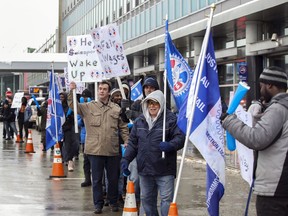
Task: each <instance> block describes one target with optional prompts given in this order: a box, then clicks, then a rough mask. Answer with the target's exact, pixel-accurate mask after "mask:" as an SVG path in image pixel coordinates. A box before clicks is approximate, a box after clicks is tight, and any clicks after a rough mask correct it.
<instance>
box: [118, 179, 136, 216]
mask: <svg viewBox="0 0 288 216" xmlns="http://www.w3.org/2000/svg"><path fill="white" fill-rule="evenodd" d="M137 212H138V210H137V206H136V198H135V189H134V183H133V182H132V181H128V182H127V192H126V197H125V204H124V208H123V214H122V216H137V215H138V213H137Z"/></svg>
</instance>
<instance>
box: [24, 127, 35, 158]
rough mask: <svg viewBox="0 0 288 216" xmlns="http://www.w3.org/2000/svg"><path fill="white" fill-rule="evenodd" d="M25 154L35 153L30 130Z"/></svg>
mask: <svg viewBox="0 0 288 216" xmlns="http://www.w3.org/2000/svg"><path fill="white" fill-rule="evenodd" d="M25 153H35V151H34V147H33V142H32V131H31V130H29V133H28V140H27V143H26V150H25Z"/></svg>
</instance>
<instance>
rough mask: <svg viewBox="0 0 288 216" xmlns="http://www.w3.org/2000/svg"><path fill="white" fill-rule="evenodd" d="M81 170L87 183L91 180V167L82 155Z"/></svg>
mask: <svg viewBox="0 0 288 216" xmlns="http://www.w3.org/2000/svg"><path fill="white" fill-rule="evenodd" d="M83 157H84V161H83V170H84V175H85V180H87V181H89V180H90V179H91V165H90V161H89V158H88V156H87V154H83Z"/></svg>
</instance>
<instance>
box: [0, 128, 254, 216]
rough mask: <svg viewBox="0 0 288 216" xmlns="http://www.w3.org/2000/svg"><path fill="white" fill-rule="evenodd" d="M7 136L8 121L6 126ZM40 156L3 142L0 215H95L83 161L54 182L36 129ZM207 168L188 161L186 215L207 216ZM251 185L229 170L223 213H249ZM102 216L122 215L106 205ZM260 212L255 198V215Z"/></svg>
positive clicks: (182, 211)
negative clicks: (247, 204) (72, 170)
mask: <svg viewBox="0 0 288 216" xmlns="http://www.w3.org/2000/svg"><path fill="white" fill-rule="evenodd" d="M0 131H1V133H2V123H0ZM32 138H33V145H34V150H35V151H36V153H35V154H32V153H31V154H25V153H24V151H25V145H24V144H18V143H15V142H14V141H9V142H8V141H3V140H2V135H1V137H0V172H1V177H0V194H1V195H0V215H1V216H6V215H7V216H10V215H12V216H14V215H15V216H18V215H19V216H20V215H21V216H25V215H27V216H28V215H29V216H30V215H37V216H41V215H43V216H44V215H45V216H48V215H69V216H74V215H75V216H81V215H83V216H84V215H85V216H86V215H88V216H89V215H94V214H93V211H94V206H93V201H92V191H91V187H88V188H81V187H80V184H81V182H82V181H83V180H84V175H83V169H82V166H83V157H82V154H80V156H79V161H75V170H74V172H67V167H66V166H65V167H64V169H65V172H66V174H67V178H63V179H53V180H51V179H49V176H50V175H51V172H52V164H53V154H51V153H50V150H49V151H48V152H47V153H43V152H42V151H41V149H40V135H39V134H38V132H37V131H35V130H32ZM205 167H206V165H205V164H204V161H203V160H202V159H197V158H193V159H188V160H185V163H184V168H183V174H182V178H181V182H180V187H179V193H178V195H177V205H178V212H179V215H181V216H202V215H203V216H204V215H207V210H206V205H205V191H206V189H205V184H206V171H205ZM248 191H249V186H248V184H247V183H246V182H244V180H242V178H241V177H240V175H239V172H238V171H236V170H233V169H228V170H226V188H225V194H224V197H223V198H222V200H221V204H220V215H221V216H230V215H244V211H245V205H246V200H247V197H248ZM102 215H107V216H110V215H113V216H120V215H122V212H118V213H114V212H111V210H110V208H109V207H104V209H103V214H102ZM254 215H256V213H255V197H254V196H253V197H252V202H251V205H250V211H249V216H254Z"/></svg>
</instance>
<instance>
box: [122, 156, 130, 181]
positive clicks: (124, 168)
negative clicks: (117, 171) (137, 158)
mask: <svg viewBox="0 0 288 216" xmlns="http://www.w3.org/2000/svg"><path fill="white" fill-rule="evenodd" d="M128 166H129V162H128V161H127V160H126V159H124V158H122V160H121V170H122V173H123V176H126V177H127V176H129V175H130V174H131V172H130V170H129V169H128Z"/></svg>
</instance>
